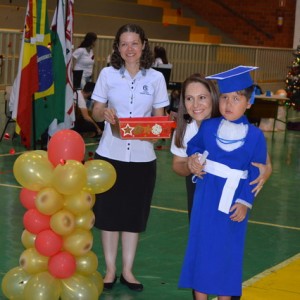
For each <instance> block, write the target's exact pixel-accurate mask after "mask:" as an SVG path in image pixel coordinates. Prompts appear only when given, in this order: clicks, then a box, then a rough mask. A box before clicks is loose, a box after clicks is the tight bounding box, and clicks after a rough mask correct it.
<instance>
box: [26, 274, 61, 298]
mask: <svg viewBox="0 0 300 300" xmlns="http://www.w3.org/2000/svg"><path fill="white" fill-rule="evenodd" d="M60 294H61V282H60V280H59V279H57V278H55V277H53V276H52V275H50V274H49V273H48V272H41V273H38V274H35V275H33V276H32V278H30V280H29V281H28V283H27V284H26V286H25V289H24V298H23V299H24V300H33V299H38V300H58V299H60Z"/></svg>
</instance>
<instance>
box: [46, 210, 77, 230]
mask: <svg viewBox="0 0 300 300" xmlns="http://www.w3.org/2000/svg"><path fill="white" fill-rule="evenodd" d="M50 227H51V229H52V230H53V231H54V232H56V233H57V234H60V235H67V234H70V233H71V232H72V231H73V230H74V228H75V217H74V215H73V214H72V213H71V212H70V211H68V210H67V209H62V210H60V211H58V212H57V213H55V214H54V215H53V216H52V217H51V219H50Z"/></svg>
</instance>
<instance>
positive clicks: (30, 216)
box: [23, 208, 51, 234]
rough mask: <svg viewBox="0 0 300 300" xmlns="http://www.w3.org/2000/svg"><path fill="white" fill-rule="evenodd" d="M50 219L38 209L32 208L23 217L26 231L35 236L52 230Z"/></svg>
mask: <svg viewBox="0 0 300 300" xmlns="http://www.w3.org/2000/svg"><path fill="white" fill-rule="evenodd" d="M50 217H51V216H46V215H44V214H41V213H40V212H39V211H38V210H37V209H35V208H31V209H29V210H27V211H26V212H25V214H24V216H23V224H24V227H25V229H26V230H28V231H29V232H31V233H33V234H38V233H40V232H41V231H43V230H45V229H48V228H50Z"/></svg>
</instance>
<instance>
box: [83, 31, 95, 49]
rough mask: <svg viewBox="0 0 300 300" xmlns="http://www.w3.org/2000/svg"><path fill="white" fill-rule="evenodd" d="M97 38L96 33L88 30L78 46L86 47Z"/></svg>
mask: <svg viewBox="0 0 300 300" xmlns="http://www.w3.org/2000/svg"><path fill="white" fill-rule="evenodd" d="M96 40H97V34H96V33H95V32H88V33H87V34H86V35H85V37H84V40H83V41H82V42H81V44H80V45H79V48H87V47H90V46H92V44H93V43H94V42H95V41H96Z"/></svg>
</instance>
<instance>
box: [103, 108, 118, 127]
mask: <svg viewBox="0 0 300 300" xmlns="http://www.w3.org/2000/svg"><path fill="white" fill-rule="evenodd" d="M103 116H104V120H105V121H106V122H108V123H110V124H116V122H117V115H116V111H115V110H114V109H113V108H104V111H103Z"/></svg>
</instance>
